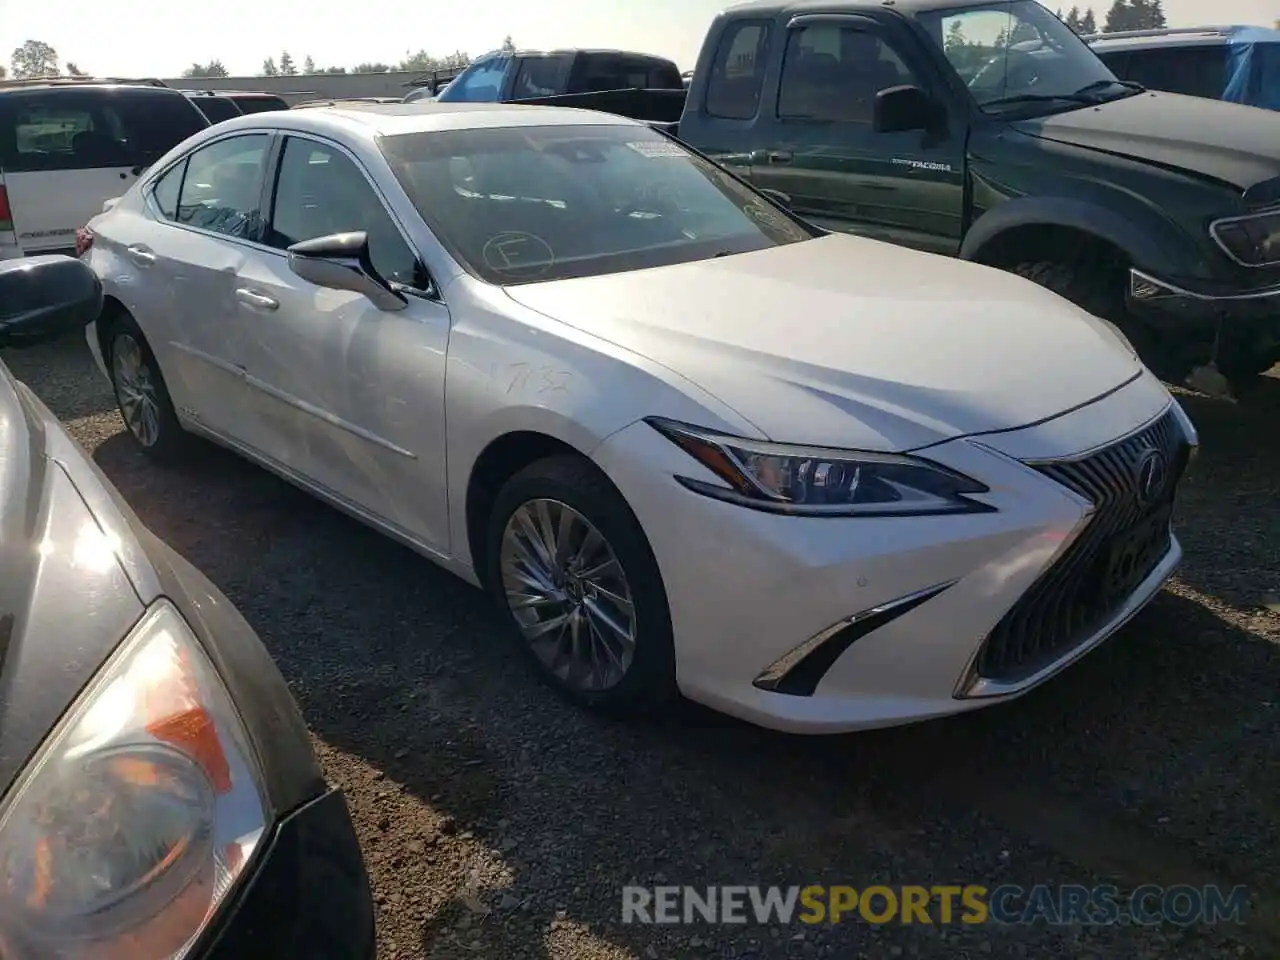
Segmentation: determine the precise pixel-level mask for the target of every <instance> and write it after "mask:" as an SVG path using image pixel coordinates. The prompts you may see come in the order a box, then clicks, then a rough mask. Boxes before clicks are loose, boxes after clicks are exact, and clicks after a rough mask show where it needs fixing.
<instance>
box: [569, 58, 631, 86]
mask: <svg viewBox="0 0 1280 960" xmlns="http://www.w3.org/2000/svg"><path fill="white" fill-rule="evenodd" d="M576 72H577V73H578V77H577V78H576V79H575V81H574V84H573V86H574V88H575V92H577V91H581V92H583V93H591V92H593V91H597V90H621V89H622V88H624V87H626V86H628V84H627V71H626V69H625V67H624V65H623V62H622V59H621V58H620V57H617V56H615V55H614V54H611V53H584V54H581V55H580V56H579V57H578V63H577V69H576Z"/></svg>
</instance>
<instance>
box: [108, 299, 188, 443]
mask: <svg viewBox="0 0 1280 960" xmlns="http://www.w3.org/2000/svg"><path fill="white" fill-rule="evenodd" d="M108 357H109V360H110V370H111V385H112V387H113V388H114V389H115V394H116V403H117V405H118V406H119V408H120V417H121V419H123V420H124V425H125V428H126V429H127V430H128V431H129V435H130V436H131V437H133V439H134V442H135V443H137V444H138V446H139V447H141V448H142V451H143V453H145V454H147V456H149V457H153V458H155V459H156V460H161V461H168V462H172V461H174V460H177V459H180V458H181V456H182V455H183V454H185V453H186V452H187V449H188V446H189V440H190V437H189V436H188V434H187V433H186V432H185V431H184V430H183V429H182V424H180V423H179V422H178V415H177V413H176V412H175V411H174V409H173V401H172V400H170V399H169V390H168V388H167V387H166V386H165V382H164V377H163V376H162V375H161V373H160V367H159V365H158V364H157V363H156V358H155V355H154V354H152V352H151V347H150V346H148V344H147V340H146V337H144V336H143V335H142V331H141V330H139V329H138V325H137V323H136V322H134V320H133V318H132V317H129V316H127V315H122V316H118V317H117V318H116V319H115V320H114V322H113V323H112V327H111V333H110V348H109V353H108Z"/></svg>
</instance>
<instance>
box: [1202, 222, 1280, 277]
mask: <svg viewBox="0 0 1280 960" xmlns="http://www.w3.org/2000/svg"><path fill="white" fill-rule="evenodd" d="M1209 229H1210V231H1211V232H1212V233H1213V238H1214V239H1215V240H1217V241H1218V246H1220V247H1222V249H1223V250H1225V251H1226V253H1227V256H1229V257H1230V258H1231V259H1232V260H1235V261H1236V262H1237V263H1240V264H1243V265H1244V266H1246V267H1262V266H1266V265H1267V264H1270V263H1276V262H1278V261H1280V211H1277V212H1276V213H1264V214H1260V215H1258V216H1256V217H1233V218H1232V219H1230V220H1219V221H1218V222H1217V223H1215V224H1213V225H1212V226H1211V227H1210V228H1209Z"/></svg>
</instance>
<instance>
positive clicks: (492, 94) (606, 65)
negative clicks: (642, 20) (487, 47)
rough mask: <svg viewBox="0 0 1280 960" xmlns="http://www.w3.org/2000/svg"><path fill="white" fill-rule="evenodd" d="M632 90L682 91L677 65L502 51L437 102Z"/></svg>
mask: <svg viewBox="0 0 1280 960" xmlns="http://www.w3.org/2000/svg"><path fill="white" fill-rule="evenodd" d="M630 88H638V89H665V90H682V89H684V81H683V80H682V78H681V76H680V68H679V67H677V66H676V65H675V64H674V63H673V62H671V61H670V60H668V59H666V58H665V57H655V56H651V55H650V54H647V53H635V52H632V51H628V50H552V51H550V52H544V51H537V50H521V51H504V50H499V51H496V52H494V53H490V54H485V55H484V56H482V57H478V58H476V60H475V61H473V62H472V63H471V64H470V65H469V66H468V67H467V68H466V69H465V70H463V71H462V72H461V73H460V74H458V76H457V77H455V78H454V79H453V80H452V81H451V82H450V83H449V85H448V86H447V87H445V88H444V89H443V90H442V91H440V93H439V94H437V95H436V99H437V100H440V101H441V102H442V103H453V102H468V103H476V102H487V103H494V102H504V101H509V100H527V99H530V98H535V97H549V96H555V95H558V94H574V93H590V92H593V91H599V90H622V89H630ZM419 95H420V91H416V90H415V91H414V92H413V93H410V94H409V95H408V96H407V97H406V98H405V99H406V100H407V101H412V100H414V99H419ZM421 95H424V96H425V95H427V94H425V93H422V94H421Z"/></svg>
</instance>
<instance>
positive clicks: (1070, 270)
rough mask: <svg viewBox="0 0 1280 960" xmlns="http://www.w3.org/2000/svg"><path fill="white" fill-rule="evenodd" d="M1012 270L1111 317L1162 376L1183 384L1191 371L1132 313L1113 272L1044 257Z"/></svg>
mask: <svg viewBox="0 0 1280 960" xmlns="http://www.w3.org/2000/svg"><path fill="white" fill-rule="evenodd" d="M1011 272H1013V273H1016V274H1017V275H1018V276H1020V277H1025V278H1026V279H1028V280H1030V281H1032V282H1033V283H1038V284H1040V286H1042V287H1045V288H1046V289H1048V290H1052V291H1053V292H1054V293H1056V294H1057V295H1058V296H1060V297H1064V298H1065V299H1067V300H1070V301H1071V302H1072V303H1074V304H1075V305H1076V306H1077V307H1080V308H1081V309H1084V310H1087V311H1089V313H1092V314H1093V315H1094V316H1095V317H1101V318H1102V319H1103V320H1110V321H1111V322H1112V323H1114V324H1115V325H1116V326H1117V327H1119V328H1120V330H1121V332H1123V333H1124V335H1125V336H1126V337H1128V338H1129V342H1130V343H1132V344H1133V348H1134V349H1135V350H1137V351H1138V356H1139V357H1140V358H1141V359H1142V362H1143V363H1145V364H1146V365H1147V366H1148V367H1150V368H1151V370H1152V371H1153V372H1154V373H1155V374H1156V375H1157V376H1159V377H1160V378H1161V379H1163V380H1165V381H1167V382H1172V383H1181V382H1182V379H1183V378H1184V377H1186V375H1187V374H1188V373H1190V372H1191V367H1190V365H1188V364H1186V363H1185V361H1183V360H1181V359H1179V358H1178V357H1176V356H1175V355H1173V354H1172V353H1171V352H1170V351H1169V350H1166V349H1161V345H1160V344H1158V343H1157V342H1156V340H1155V338H1153V337H1152V336H1151V333H1150V331H1149V330H1148V328H1147V326H1146V325H1145V324H1143V323H1139V322H1137V321H1135V320H1134V318H1133V317H1131V316H1130V315H1129V311H1128V310H1127V309H1125V304H1124V293H1123V289H1124V288H1123V285H1122V284H1121V283H1120V282H1118V281H1117V279H1116V278H1115V276H1114V275H1113V272H1112V271H1109V270H1107V269H1105V268H1102V267H1097V266H1094V265H1091V264H1087V263H1083V262H1077V263H1071V262H1069V261H1065V262H1064V261H1054V260H1043V261H1038V262H1034V263H1019V264H1017V265H1016V266H1014V267H1013V269H1012V271H1011ZM1184 368H1185V369H1184Z"/></svg>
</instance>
